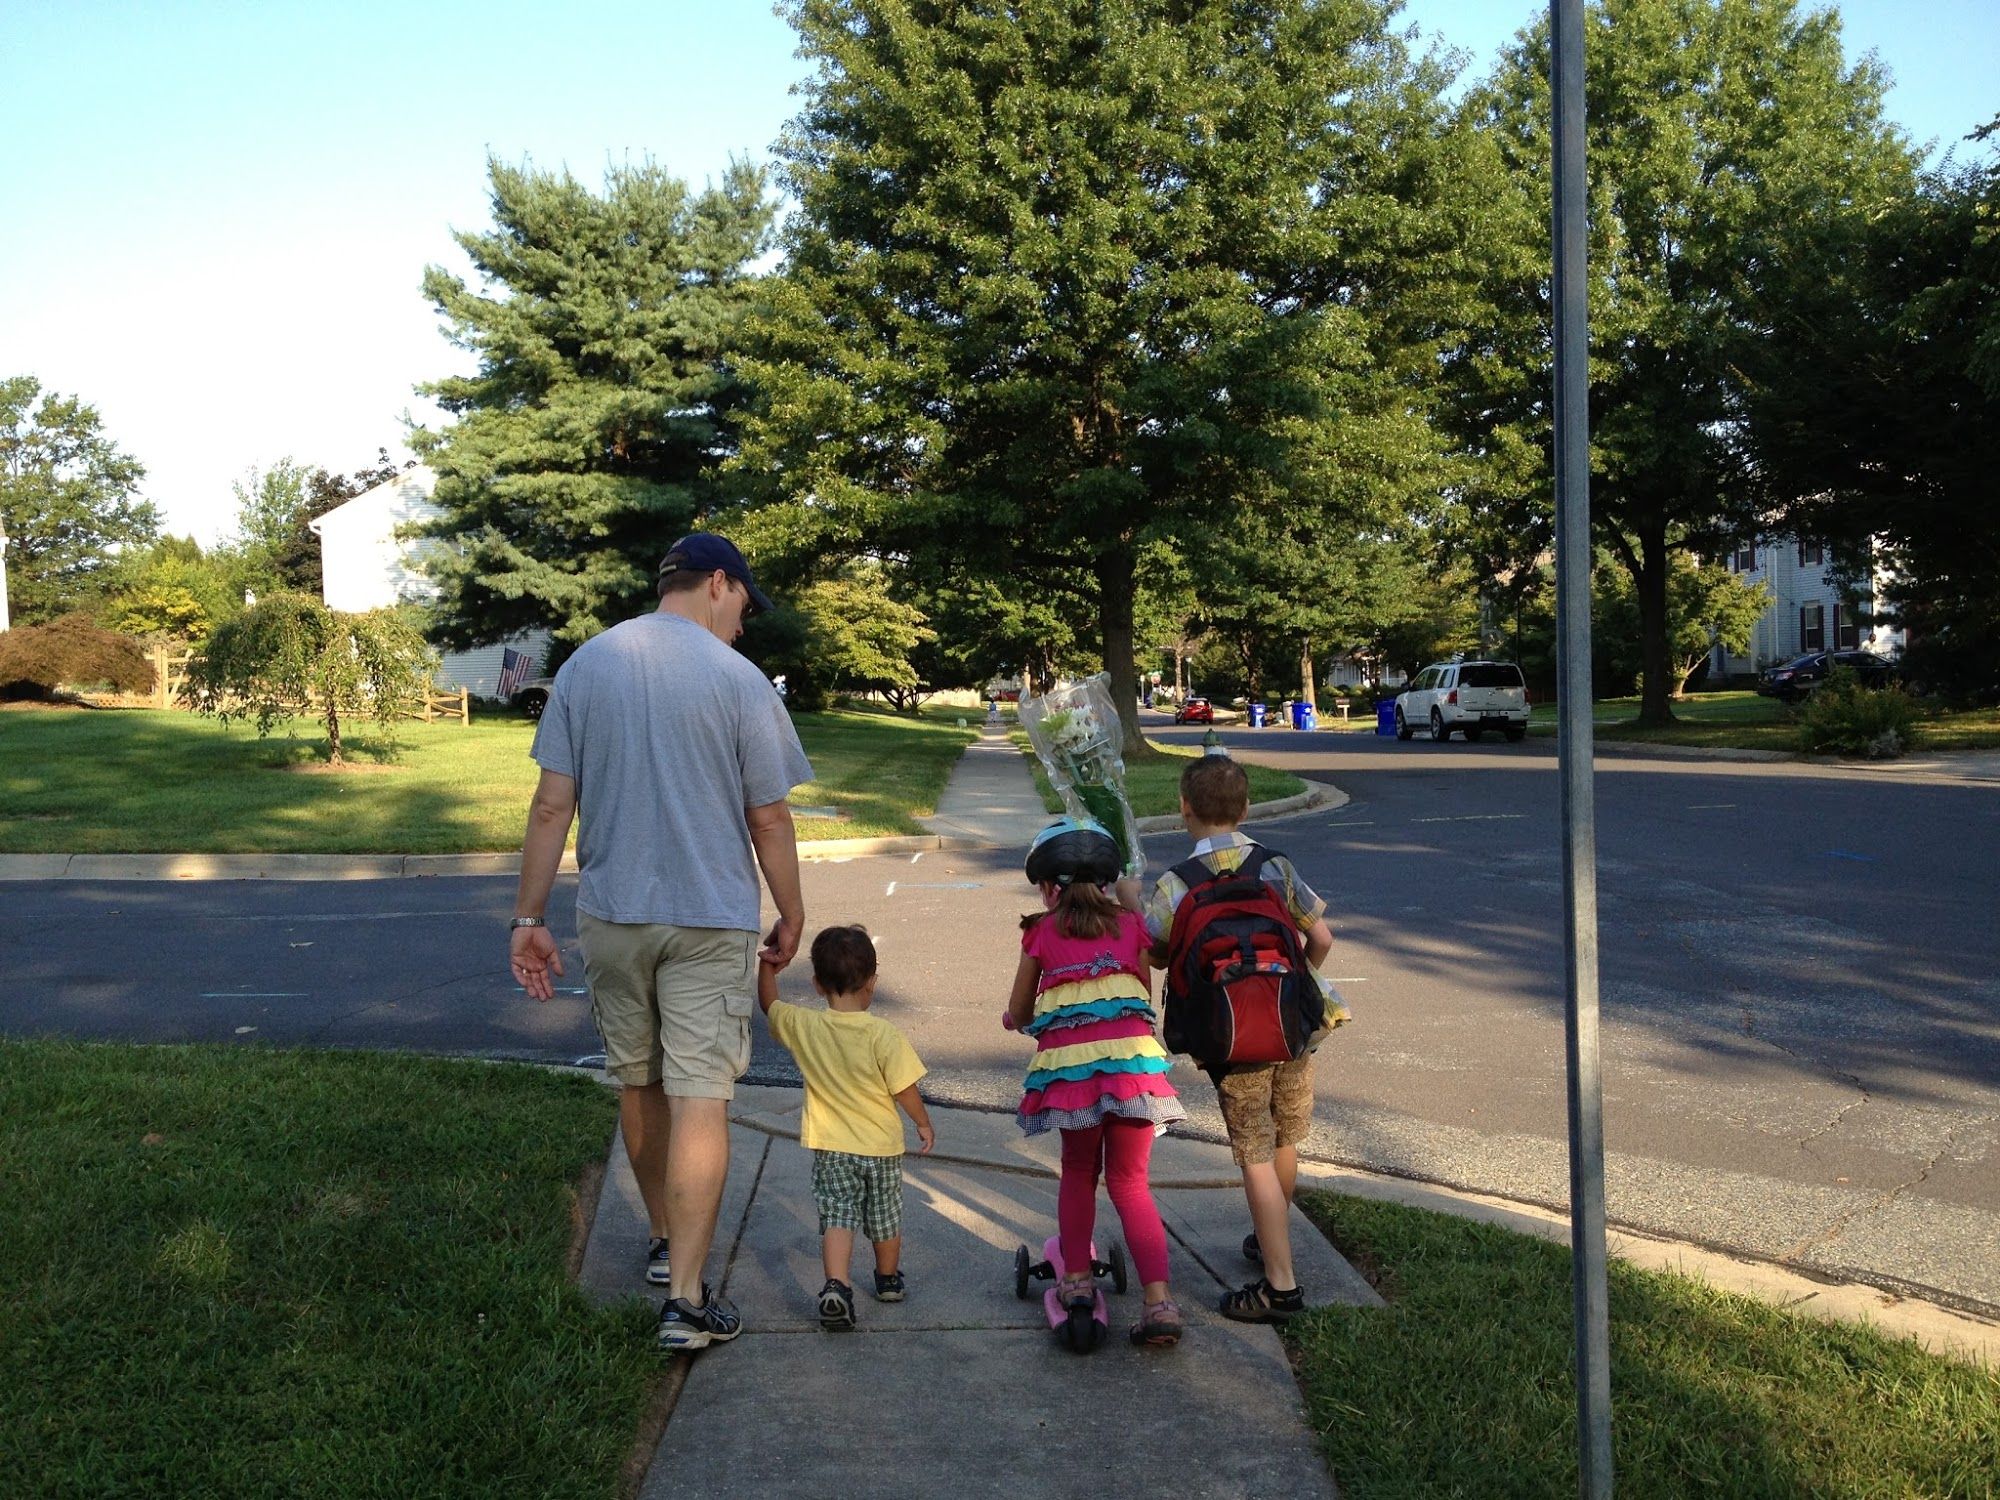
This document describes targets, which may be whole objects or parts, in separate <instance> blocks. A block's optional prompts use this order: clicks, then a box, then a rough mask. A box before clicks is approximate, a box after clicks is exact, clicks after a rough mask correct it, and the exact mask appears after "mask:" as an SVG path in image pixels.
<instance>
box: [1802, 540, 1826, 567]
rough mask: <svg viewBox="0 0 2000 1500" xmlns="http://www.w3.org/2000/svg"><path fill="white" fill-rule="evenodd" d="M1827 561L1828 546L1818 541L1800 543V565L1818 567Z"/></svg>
mask: <svg viewBox="0 0 2000 1500" xmlns="http://www.w3.org/2000/svg"><path fill="white" fill-rule="evenodd" d="M1825 561H1826V548H1825V547H1824V546H1823V545H1821V544H1820V543H1818V542H1800V543H1799V566H1800V567H1802V568H1817V567H1818V566H1819V565H1820V564H1822V563H1824V562H1825Z"/></svg>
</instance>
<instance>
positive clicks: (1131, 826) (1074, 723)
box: [1021, 672, 1146, 876]
mask: <svg viewBox="0 0 2000 1500" xmlns="http://www.w3.org/2000/svg"><path fill="white" fill-rule="evenodd" d="M1021 726H1022V727H1023V728H1024V729H1026V730H1027V731H1028V738H1029V740H1030V741H1032V742H1033V744H1034V747H1035V754H1037V755H1039V756H1040V757H1041V759H1042V766H1043V768H1044V769H1045V770H1046V771H1047V772H1048V773H1049V781H1050V783H1051V784H1052V785H1053V786H1054V787H1055V789H1056V795H1057V796H1059V797H1061V798H1062V803H1063V806H1064V807H1065V808H1066V809H1067V810H1068V811H1069V812H1070V814H1071V815H1072V816H1074V817H1079V818H1095V819H1096V820H1097V821H1098V822H1100V823H1102V824H1103V825H1104V826H1105V828H1107V829H1108V830H1110V833H1111V837H1112V838H1113V839H1115V840H1117V843H1118V857H1119V863H1120V864H1121V866H1122V867H1123V869H1124V872H1125V874H1127V875H1130V876H1137V875H1142V874H1144V873H1145V870H1146V851H1145V850H1144V849H1142V848H1141V847H1140V846H1139V829H1138V825H1137V824H1136V823H1135V822H1134V821H1133V818H1132V804H1131V803H1130V802H1128V801H1127V800H1126V797H1125V760H1124V757H1123V756H1122V755H1121V754H1120V753H1119V749H1120V745H1119V741H1120V737H1121V730H1120V728H1119V724H1118V709H1117V707H1116V705H1115V704H1114V702H1113V700H1112V697H1111V677H1110V675H1109V674H1108V673H1105V672H1099V673H1098V674H1097V675H1096V676H1095V677H1091V678H1088V679H1086V680H1085V681H1083V682H1079V683H1076V684H1074V685H1073V686H1071V687H1066V688H1057V689H1056V690H1055V691H1054V692H1051V693H1047V694H1045V695H1044V696H1042V697H1040V698H1023V699H1022V700H1021Z"/></svg>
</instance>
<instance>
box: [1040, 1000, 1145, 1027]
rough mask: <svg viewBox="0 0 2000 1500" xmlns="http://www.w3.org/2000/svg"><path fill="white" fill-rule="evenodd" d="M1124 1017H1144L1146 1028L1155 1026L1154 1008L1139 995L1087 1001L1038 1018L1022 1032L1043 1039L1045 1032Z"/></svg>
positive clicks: (1066, 1006)
mask: <svg viewBox="0 0 2000 1500" xmlns="http://www.w3.org/2000/svg"><path fill="white" fill-rule="evenodd" d="M1121 1016H1144V1017H1145V1018H1146V1024H1147V1025H1149V1026H1150V1025H1152V1023H1153V1005H1152V1002H1151V1001H1150V1000H1146V999H1144V998H1142V997H1141V996H1138V995H1120V996H1118V997H1117V998H1115V999H1111V1000H1086V1001H1084V1002H1083V1003H1081V1004H1078V1005H1065V1006H1064V1007H1063V1008H1062V1009H1061V1010H1052V1011H1049V1012H1047V1013H1046V1014H1044V1015H1039V1016H1036V1017H1035V1019H1034V1020H1032V1021H1030V1022H1029V1023H1028V1024H1027V1025H1026V1026H1023V1027H1022V1028H1021V1029H1022V1030H1023V1031H1024V1032H1026V1033H1027V1034H1028V1035H1029V1036H1040V1035H1041V1034H1042V1033H1043V1032H1045V1031H1061V1030H1063V1029H1064V1028H1066V1027H1070V1026H1088V1025H1090V1024H1091V1023H1092V1022H1093V1021H1115V1020H1117V1019H1118V1018H1119V1017H1121Z"/></svg>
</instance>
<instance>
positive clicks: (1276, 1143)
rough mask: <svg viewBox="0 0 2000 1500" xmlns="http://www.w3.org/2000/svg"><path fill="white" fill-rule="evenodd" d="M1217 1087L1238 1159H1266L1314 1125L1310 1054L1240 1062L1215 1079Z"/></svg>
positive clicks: (1238, 1161) (1238, 1162)
mask: <svg viewBox="0 0 2000 1500" xmlns="http://www.w3.org/2000/svg"><path fill="white" fill-rule="evenodd" d="M1215 1092H1216V1097H1217V1098H1218V1100H1219V1101H1220V1102H1221V1105H1222V1123H1223V1124H1224V1125H1225V1126H1227V1127H1228V1129H1229V1149H1230V1150H1231V1151H1232V1152H1233V1153H1234V1154H1235V1156H1236V1165H1238V1166H1239V1167H1241V1166H1249V1165H1254V1164H1257V1163H1261V1162H1267V1161H1269V1160H1271V1158H1272V1157H1274V1156H1275V1155H1277V1152H1278V1148H1279V1147H1280V1146H1296V1145H1297V1144H1298V1143H1299V1142H1300V1141H1302V1140H1304V1139H1305V1138H1306V1135H1307V1133H1308V1132H1309V1131H1311V1129H1312V1110H1313V1055H1312V1054H1311V1053H1310V1052H1308V1053H1307V1054H1306V1055H1305V1056H1304V1057H1300V1058H1295V1059H1294V1060H1293V1061H1291V1062H1285V1063H1261V1064H1259V1065H1257V1066H1255V1067H1248V1068H1238V1069H1237V1070H1236V1071H1235V1072H1233V1073H1225V1074H1223V1075H1222V1077H1220V1078H1219V1079H1217V1080H1216V1083H1215Z"/></svg>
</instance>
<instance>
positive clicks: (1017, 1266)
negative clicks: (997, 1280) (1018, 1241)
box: [1014, 1245, 1028, 1302]
mask: <svg viewBox="0 0 2000 1500" xmlns="http://www.w3.org/2000/svg"><path fill="white" fill-rule="evenodd" d="M1014 1295H1015V1296H1016V1297H1019V1298H1020V1299H1021V1300H1022V1301H1023V1302H1026V1301H1027V1300H1028V1247H1027V1246H1026V1245H1021V1246H1017V1247H1016V1248H1015V1251H1014Z"/></svg>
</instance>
